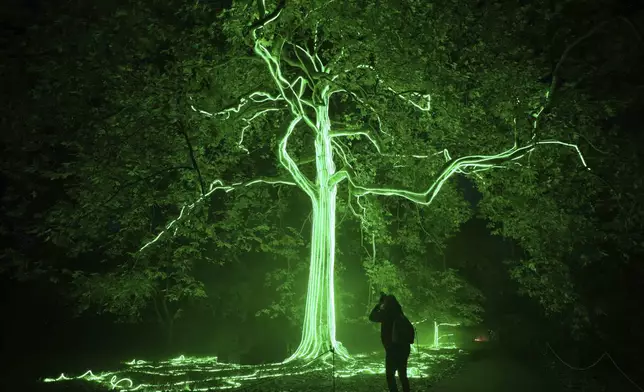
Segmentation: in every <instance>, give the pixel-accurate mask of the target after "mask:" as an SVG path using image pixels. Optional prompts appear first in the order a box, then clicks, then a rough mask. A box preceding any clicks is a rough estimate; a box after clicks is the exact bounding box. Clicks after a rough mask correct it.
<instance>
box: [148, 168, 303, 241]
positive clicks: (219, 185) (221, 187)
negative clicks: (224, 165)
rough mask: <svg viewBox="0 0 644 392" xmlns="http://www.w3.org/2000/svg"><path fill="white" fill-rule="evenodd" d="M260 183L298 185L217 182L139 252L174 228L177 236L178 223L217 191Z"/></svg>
mask: <svg viewBox="0 0 644 392" xmlns="http://www.w3.org/2000/svg"><path fill="white" fill-rule="evenodd" d="M259 183H264V184H273V185H296V184H295V183H294V182H291V181H286V180H280V179H275V178H267V179H261V178H260V179H254V180H251V181H248V182H236V183H234V184H231V185H224V183H223V182H222V181H221V180H215V181H213V182H212V183H210V187H209V189H208V192H206V193H205V194H204V195H202V196H201V197H199V198H198V199H197V200H195V201H194V202H192V203H190V204H184V205H183V206H182V207H181V210H180V211H179V216H177V217H176V218H174V219H173V220H172V221H170V222H169V223H168V224H166V226H165V229H164V230H161V232H160V233H159V234H157V235H156V237H154V239H152V240H151V241H149V242H147V243H145V244H144V245H143V246H142V247H141V248H140V249H139V252H140V251H142V250H143V249H145V248H147V247H148V246H150V245H152V244H154V243H155V242H157V241H158V240H159V239H160V238H161V237H162V236H164V235H165V234H166V233H167V232H168V231H169V230H170V229H172V228H174V233H175V234H176V232H177V227H176V225H177V223H179V222H180V221H182V220H183V219H185V218H186V217H187V216H188V215H190V213H191V212H192V210H194V208H195V207H196V206H197V205H199V204H201V203H203V202H204V201H205V200H206V198H208V197H209V196H210V195H211V194H213V193H214V192H215V191H218V190H223V191H224V192H226V193H228V192H230V191H232V190H234V189H235V188H239V187H246V186H250V185H254V184H259Z"/></svg>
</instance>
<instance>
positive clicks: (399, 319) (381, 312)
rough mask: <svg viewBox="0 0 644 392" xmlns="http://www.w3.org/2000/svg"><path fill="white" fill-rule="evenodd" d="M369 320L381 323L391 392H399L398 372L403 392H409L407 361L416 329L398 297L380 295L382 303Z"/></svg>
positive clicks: (381, 336) (381, 335) (381, 337)
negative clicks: (406, 315)
mask: <svg viewBox="0 0 644 392" xmlns="http://www.w3.org/2000/svg"><path fill="white" fill-rule="evenodd" d="M369 320H371V321H373V322H377V323H380V340H382V345H383V346H385V373H386V375H387V385H388V386H389V392H397V391H398V388H397V387H396V377H395V375H396V371H398V377H399V378H400V383H401V384H402V389H403V392H409V379H408V378H407V361H408V360H409V352H410V348H411V344H412V343H413V342H414V327H413V326H412V324H411V323H410V322H409V320H408V319H407V317H405V314H404V313H403V311H402V307H401V306H400V303H399V302H398V300H396V297H394V296H393V295H386V294H385V293H380V302H378V305H376V307H375V308H373V310H372V311H371V314H370V315H369Z"/></svg>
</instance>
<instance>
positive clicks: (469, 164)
mask: <svg viewBox="0 0 644 392" xmlns="http://www.w3.org/2000/svg"><path fill="white" fill-rule="evenodd" d="M258 3H259V2H258ZM261 3H262V7H261V12H260V20H259V21H257V22H256V23H254V24H253V30H252V37H253V40H254V46H253V50H254V53H255V54H256V55H258V56H259V57H260V58H261V59H262V60H263V61H264V63H265V64H266V66H267V68H268V71H269V73H270V76H271V78H272V82H273V84H274V87H276V88H277V91H278V93H277V94H270V93H267V92H264V91H255V92H253V93H251V94H249V95H248V96H246V97H244V98H242V99H241V100H240V101H239V104H237V105H236V106H234V107H230V108H227V109H224V110H222V111H220V112H216V113H210V112H207V111H204V110H201V109H197V108H195V107H194V106H192V109H193V110H194V111H195V112H198V113H200V114H202V115H205V116H208V117H222V118H223V119H224V120H225V119H227V118H229V117H230V115H231V113H240V112H241V108H242V107H245V106H247V105H248V106H249V108H251V107H253V106H255V107H256V110H255V111H253V110H252V109H250V110H248V111H250V112H251V114H249V115H246V117H244V118H242V119H241V120H242V121H243V122H244V123H245V125H244V127H243V128H242V129H241V131H240V138H239V142H238V145H239V148H241V149H242V150H243V151H246V152H248V150H247V149H246V148H245V147H244V134H245V132H246V131H247V130H248V129H249V128H250V126H251V123H252V121H253V120H254V119H256V118H258V117H260V116H263V115H265V114H267V113H270V112H275V111H284V110H286V111H288V112H289V114H290V115H291V121H290V123H289V125H288V127H287V128H286V131H285V133H284V135H283V137H282V138H281V140H280V142H279V149H278V158H279V163H280V164H281V165H282V166H283V167H284V168H285V169H286V170H287V171H288V173H289V174H290V176H291V179H289V180H278V179H273V180H270V179H259V180H253V181H250V182H247V183H237V184H232V185H224V184H223V183H222V182H221V181H219V180H216V181H214V182H213V183H212V184H211V186H210V188H209V191H208V193H206V194H204V195H202V196H201V198H199V199H198V200H197V201H195V202H193V203H191V204H189V205H185V206H183V207H182V209H181V213H180V214H179V216H178V217H177V218H176V219H174V220H173V221H171V222H170V223H169V224H168V225H167V226H166V228H165V230H164V231H162V232H161V233H159V234H158V235H157V236H156V238H154V239H153V240H152V241H150V242H148V243H146V244H145V245H144V246H143V247H142V248H141V250H143V249H145V248H146V247H148V246H149V245H151V244H152V243H154V242H156V241H157V240H158V239H159V238H160V237H162V236H163V235H164V234H165V233H166V232H168V231H169V230H170V229H174V232H175V233H176V230H177V225H176V224H177V223H178V222H179V221H181V220H182V219H183V218H185V217H186V216H187V215H189V214H190V212H191V211H192V210H193V209H194V207H195V206H196V205H197V204H198V203H200V202H203V201H204V200H206V198H207V197H208V196H209V195H210V194H212V193H213V192H214V191H215V190H223V191H225V192H230V191H232V190H234V189H236V188H238V187H242V186H249V185H252V184H256V183H269V184H283V185H295V186H297V187H299V188H300V189H302V190H303V191H304V192H305V193H306V194H307V195H308V197H309V198H310V200H311V208H312V230H311V253H310V260H309V263H310V266H309V281H308V291H307V299H306V310H305V314H304V322H303V329H302V337H301V341H300V344H299V346H298V348H297V349H296V350H295V352H294V353H293V354H292V355H291V357H289V358H287V359H286V361H285V362H289V361H292V360H295V359H302V360H311V359H314V358H318V357H320V356H321V355H324V354H325V353H327V355H331V351H333V352H334V353H335V354H336V356H337V357H338V358H340V359H348V358H349V354H348V352H347V350H346V349H345V348H344V347H343V346H342V344H341V343H340V342H339V341H338V340H337V339H336V320H335V305H334V304H335V298H334V277H333V271H334V263H335V245H336V243H335V241H336V240H335V224H336V221H335V218H336V196H337V189H338V185H339V184H340V183H341V182H342V181H344V180H346V181H347V183H348V185H349V187H350V190H351V194H352V196H354V197H355V198H356V200H357V204H358V205H360V197H364V196H367V195H382V196H399V197H403V198H406V199H408V200H411V201H413V202H415V203H419V204H422V205H429V204H430V203H431V202H432V201H433V200H434V198H435V196H436V195H437V194H438V192H439V191H440V189H441V187H442V186H443V185H444V184H445V182H446V181H447V180H448V179H449V178H450V177H451V176H452V175H454V174H476V173H478V172H480V171H483V170H489V169H493V168H499V167H503V166H504V165H505V164H507V163H512V162H515V163H516V161H517V160H518V159H520V158H521V157H523V156H525V155H526V154H529V153H531V152H532V151H534V150H535V149H536V148H538V147H539V146H542V145H548V144H555V145H561V146H565V147H569V148H571V149H574V150H575V151H576V152H577V154H578V155H579V158H580V160H581V162H582V164H583V165H584V166H585V167H587V166H586V162H585V161H584V158H583V156H582V155H581V152H580V151H579V149H578V148H577V146H576V145H574V144H570V143H564V142H560V141H557V140H538V139H537V138H536V137H533V138H532V140H531V141H530V142H529V143H528V144H526V145H522V146H519V145H518V144H517V142H516V137H515V143H514V146H512V147H511V148H509V149H507V150H506V151H503V152H501V153H499V154H496V155H470V156H465V157H461V158H456V159H452V158H451V157H450V155H449V152H447V150H443V151H442V152H441V153H442V155H444V157H445V159H446V161H447V162H446V164H445V167H444V168H443V169H442V170H441V171H439V172H438V173H437V175H436V176H435V178H433V179H431V180H430V181H428V182H429V183H430V184H429V186H428V187H427V189H426V190H424V191H420V192H412V191H409V190H403V189H391V188H379V187H368V186H364V185H362V184H358V183H356V181H354V176H352V174H351V165H350V164H349V162H348V160H347V159H346V155H345V154H344V152H343V148H342V145H341V144H340V143H338V141H337V139H338V138H343V137H348V136H363V137H366V138H367V139H368V140H369V141H370V142H371V143H372V144H373V145H374V146H375V149H376V151H377V152H378V153H380V152H381V148H380V146H379V144H378V143H377V142H376V140H375V137H372V135H373V134H372V133H371V131H366V130H361V129H351V130H337V131H334V130H332V129H331V120H330V117H329V102H330V99H331V98H332V96H333V95H334V94H346V95H348V96H350V97H351V98H352V99H355V100H356V101H359V102H361V103H362V104H363V105H365V106H366V107H369V108H371V110H372V111H373V112H374V113H375V115H376V117H377V119H378V123H379V131H380V132H382V133H383V134H386V135H388V133H387V132H386V130H385V129H384V127H383V126H382V122H381V121H380V117H379V115H378V113H377V112H376V111H375V110H374V109H373V107H371V106H370V105H369V104H368V103H366V102H364V101H363V100H362V99H361V98H360V97H359V96H358V95H357V94H355V93H353V92H351V91H348V90H345V89H344V88H342V87H340V86H339V84H338V82H337V80H338V78H340V77H341V76H342V75H344V74H346V73H347V72H372V73H374V75H375V76H376V78H378V79H380V77H379V75H378V74H377V73H376V72H375V69H374V68H373V67H371V66H368V65H358V66H356V67H355V68H354V69H349V70H340V71H339V72H337V71H334V70H332V69H331V67H327V66H326V65H325V64H324V63H323V62H322V60H321V59H320V58H319V57H318V55H317V53H316V52H315V51H313V52H311V51H309V50H308V49H306V48H304V47H302V46H299V45H297V44H293V43H290V42H287V41H286V39H284V38H283V37H280V36H277V35H276V36H274V37H270V38H267V37H260V36H259V35H260V34H259V33H260V32H262V31H264V30H266V27H267V26H268V25H269V24H270V23H271V22H273V21H275V20H276V19H277V18H278V17H279V16H280V14H281V12H282V11H283V7H284V2H280V5H279V6H278V7H277V8H276V9H275V10H274V11H273V12H271V13H270V14H265V12H264V11H265V10H266V5H265V4H264V3H265V2H264V1H262V2H261ZM267 36H268V34H267ZM315 38H316V42H317V34H316V37H315ZM288 53H291V55H288ZM283 63H286V65H289V66H291V67H292V68H298V69H299V71H301V72H299V73H300V75H299V76H297V77H294V79H292V80H289V79H287V77H286V76H285V74H284V73H283V69H282V65H283ZM383 85H384V84H383ZM387 89H388V91H389V92H390V93H392V94H393V95H394V96H395V97H397V98H400V99H402V100H404V101H405V102H407V103H408V104H410V105H412V106H413V107H414V108H416V109H417V110H420V111H423V112H428V111H429V110H430V109H431V96H430V95H429V94H421V93H417V92H412V93H406V95H409V96H412V97H414V98H415V99H418V100H419V102H415V101H414V100H412V99H410V98H407V97H406V96H405V95H403V94H402V93H398V92H397V91H396V90H394V89H392V88H387ZM547 97H548V93H546V98H547ZM542 110H543V107H542V108H541V109H540V110H538V111H537V112H535V114H534V115H533V117H534V127H536V121H537V119H538V117H539V114H540V113H541V111H542ZM515 124H516V121H515ZM298 126H301V127H306V128H308V129H309V130H310V131H312V133H313V135H315V141H314V143H315V153H316V155H315V164H316V175H315V179H313V180H311V179H309V178H307V177H306V176H305V175H304V174H303V173H302V171H301V170H300V168H299V167H298V164H297V163H296V162H295V161H294V160H293V158H292V157H291V156H290V155H289V153H288V143H289V138H290V137H291V136H292V135H293V133H294V132H295V130H296V127H298ZM385 155H386V154H385ZM431 155H434V154H433V153H430V154H427V155H418V154H414V155H411V154H410V155H409V156H406V158H412V157H413V158H428V157H429V156H431ZM336 157H337V159H339V161H340V162H341V163H342V164H343V168H342V169H341V170H336V165H335V160H334V158H336ZM363 210H364V209H363ZM352 211H354V214H355V210H353V208H352ZM356 215H358V216H359V217H361V218H363V216H361V215H360V214H356Z"/></svg>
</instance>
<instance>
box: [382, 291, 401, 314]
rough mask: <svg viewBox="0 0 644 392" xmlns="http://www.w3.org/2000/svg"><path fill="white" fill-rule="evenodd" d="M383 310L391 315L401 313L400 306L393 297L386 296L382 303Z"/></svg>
mask: <svg viewBox="0 0 644 392" xmlns="http://www.w3.org/2000/svg"><path fill="white" fill-rule="evenodd" d="M384 305H385V309H387V310H388V311H390V312H393V313H402V306H400V302H398V300H397V299H396V296H394V295H387V296H386V297H385V301H384Z"/></svg>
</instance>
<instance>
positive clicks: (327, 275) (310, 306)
mask: <svg viewBox="0 0 644 392" xmlns="http://www.w3.org/2000/svg"><path fill="white" fill-rule="evenodd" d="M323 109H324V110H321V111H319V112H322V113H326V109H327V108H323ZM326 124H328V122H326V121H323V122H322V124H321V125H320V126H319V127H318V129H319V133H318V135H317V137H316V140H315V153H316V168H317V176H316V183H315V185H316V186H315V188H316V192H315V194H312V195H311V204H312V228H311V259H310V266H309V280H308V291H307V297H306V310H305V313H304V325H303V328H302V340H301V341H300V345H299V347H298V348H297V350H296V351H295V352H294V353H293V355H292V356H291V357H290V358H289V359H287V361H289V360H292V359H295V358H304V359H313V358H316V357H318V356H320V355H323V354H324V353H328V352H329V351H330V350H331V348H333V349H334V350H336V352H337V353H338V354H340V356H343V357H345V356H347V355H348V353H346V351H345V350H344V349H343V348H342V346H341V345H340V343H339V342H338V341H337V340H336V336H335V332H336V326H335V296H334V284H333V274H334V264H335V210H336V205H335V199H336V196H337V185H336V184H334V183H331V178H332V176H333V174H335V164H334V163H333V151H332V148H331V136H330V133H329V132H330V130H329V127H328V125H326Z"/></svg>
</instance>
